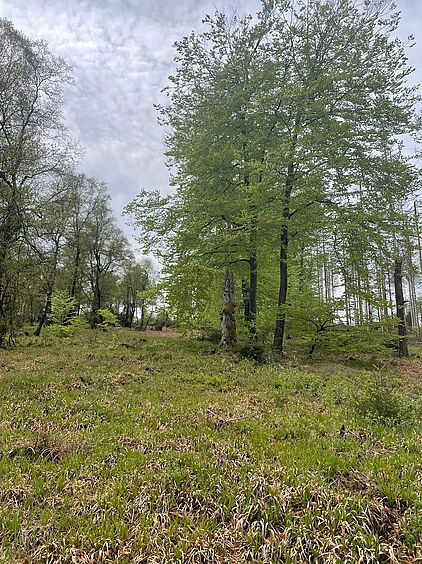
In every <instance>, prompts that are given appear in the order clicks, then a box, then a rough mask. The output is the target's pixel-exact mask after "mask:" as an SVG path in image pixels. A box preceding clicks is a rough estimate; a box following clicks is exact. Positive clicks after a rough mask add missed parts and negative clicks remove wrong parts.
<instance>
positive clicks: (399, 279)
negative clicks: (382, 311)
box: [394, 258, 409, 356]
mask: <svg viewBox="0 0 422 564" xmlns="http://www.w3.org/2000/svg"><path fill="white" fill-rule="evenodd" d="M394 290H395V295H396V308H397V312H396V314H397V317H398V320H399V322H398V324H397V332H398V335H399V351H398V352H399V356H409V349H408V346H407V338H406V324H405V319H404V318H405V312H404V304H405V302H404V296H403V261H402V259H399V258H398V259H396V261H395V265H394Z"/></svg>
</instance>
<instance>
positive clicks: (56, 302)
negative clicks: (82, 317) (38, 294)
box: [49, 292, 76, 325]
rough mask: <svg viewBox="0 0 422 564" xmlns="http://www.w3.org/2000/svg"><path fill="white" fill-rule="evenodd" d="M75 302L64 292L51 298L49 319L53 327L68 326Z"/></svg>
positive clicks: (73, 313) (73, 314)
mask: <svg viewBox="0 0 422 564" xmlns="http://www.w3.org/2000/svg"><path fill="white" fill-rule="evenodd" d="M75 306H76V300H75V298H72V297H71V296H69V295H68V294H66V293H64V292H57V293H56V294H54V295H53V297H52V298H51V313H50V315H49V319H50V321H51V322H52V323H54V324H55V325H68V324H69V322H70V320H71V319H72V318H73V317H75V316H76V314H75Z"/></svg>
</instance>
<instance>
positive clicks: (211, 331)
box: [198, 325, 221, 345]
mask: <svg viewBox="0 0 422 564" xmlns="http://www.w3.org/2000/svg"><path fill="white" fill-rule="evenodd" d="M199 331H200V332H199V335H198V341H206V342H208V343H213V344H214V345H218V343H219V342H220V341H221V329H216V328H215V327H213V326H212V325H204V326H203V327H200V329H199Z"/></svg>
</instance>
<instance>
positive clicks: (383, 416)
mask: <svg viewBox="0 0 422 564" xmlns="http://www.w3.org/2000/svg"><path fill="white" fill-rule="evenodd" d="M354 408H355V411H356V412H357V413H358V414H359V415H362V416H363V417H366V418H368V419H370V420H371V421H374V422H377V421H378V422H380V423H384V424H390V425H391V424H393V425H397V424H401V423H405V422H408V421H410V420H411V419H412V417H413V415H414V409H413V406H412V405H411V404H410V402H408V401H406V399H405V398H404V397H403V396H402V395H400V394H399V392H398V390H397V389H396V387H395V385H394V382H393V381H392V380H391V377H389V376H388V374H386V373H385V372H384V371H383V370H382V369H379V370H377V371H376V373H375V374H371V376H370V379H369V382H368V383H367V385H366V386H364V387H363V389H362V391H361V392H360V393H359V394H358V396H357V398H356V400H355V403H354Z"/></svg>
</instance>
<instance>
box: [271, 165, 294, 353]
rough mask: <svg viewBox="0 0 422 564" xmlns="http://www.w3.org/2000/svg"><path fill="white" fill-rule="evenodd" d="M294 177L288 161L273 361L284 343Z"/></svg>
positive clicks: (280, 351)
mask: <svg viewBox="0 0 422 564" xmlns="http://www.w3.org/2000/svg"><path fill="white" fill-rule="evenodd" d="M293 177H294V164H293V163H290V164H289V166H288V169H287V178H286V186H285V192H284V202H283V217H282V222H283V223H282V227H281V231H280V263H279V273H280V274H279V276H280V286H279V291H278V303H277V318H276V321H275V329H274V341H273V358H274V360H275V361H280V360H282V358H283V356H284V353H283V344H284V329H285V325H286V312H285V307H286V300H287V288H288V282H289V280H288V268H287V257H288V255H287V250H288V244H289V228H288V222H289V219H290V196H291V193H292V189H293Z"/></svg>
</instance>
